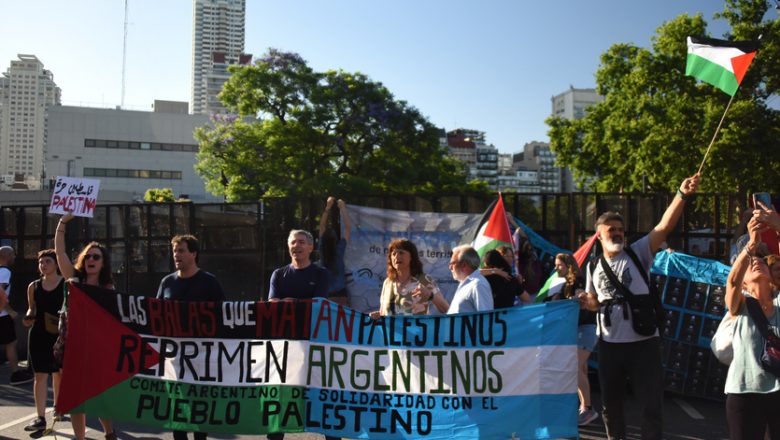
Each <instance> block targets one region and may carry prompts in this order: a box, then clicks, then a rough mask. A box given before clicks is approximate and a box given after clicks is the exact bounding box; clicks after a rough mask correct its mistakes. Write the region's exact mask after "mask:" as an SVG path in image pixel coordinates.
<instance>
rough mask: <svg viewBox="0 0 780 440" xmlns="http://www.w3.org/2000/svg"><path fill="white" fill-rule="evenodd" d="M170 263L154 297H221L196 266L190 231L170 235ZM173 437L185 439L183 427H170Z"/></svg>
mask: <svg viewBox="0 0 780 440" xmlns="http://www.w3.org/2000/svg"><path fill="white" fill-rule="evenodd" d="M171 251H172V253H173V265H174V267H176V272H173V273H172V274H170V275H167V276H166V277H165V278H163V279H162V281H160V286H159V287H158V288H157V298H159V299H169V300H177V301H214V302H218V301H224V300H225V293H224V292H223V291H222V286H220V284H219V281H217V278H216V277H215V276H214V275H212V274H210V273H208V272H206V271H205V270H202V269H201V268H199V267H198V253H199V252H200V245H199V243H198V239H197V238H195V237H194V236H192V235H177V236H175V237H173V238H172V239H171ZM173 438H174V440H187V432H186V431H173ZM193 438H194V439H195V440H205V439H206V438H208V434H207V433H205V432H195V433H193Z"/></svg>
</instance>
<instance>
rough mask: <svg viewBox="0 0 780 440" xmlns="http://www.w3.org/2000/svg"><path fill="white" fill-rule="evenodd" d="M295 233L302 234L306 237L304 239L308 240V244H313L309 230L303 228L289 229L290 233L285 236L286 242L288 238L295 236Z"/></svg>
mask: <svg viewBox="0 0 780 440" xmlns="http://www.w3.org/2000/svg"><path fill="white" fill-rule="evenodd" d="M296 235H303V236H304V237H306V241H307V242H309V244H311V245H313V244H314V236H313V235H311V232H309V231H306V230H303V229H293V230H292V231H290V235H288V236H287V242H288V243H289V242H290V239H291V238H293V237H295V236H296Z"/></svg>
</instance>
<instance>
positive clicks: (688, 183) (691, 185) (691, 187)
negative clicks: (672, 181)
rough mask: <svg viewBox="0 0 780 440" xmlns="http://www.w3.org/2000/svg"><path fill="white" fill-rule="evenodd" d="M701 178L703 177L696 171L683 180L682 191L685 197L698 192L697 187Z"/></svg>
mask: <svg viewBox="0 0 780 440" xmlns="http://www.w3.org/2000/svg"><path fill="white" fill-rule="evenodd" d="M699 178H701V175H700V174H699V173H696V174H694V175H693V176H691V177H688V178H687V179H685V180H683V182H682V184H681V185H680V192H681V193H682V194H683V195H684V196H685V197H688V196H690V195H693V193H695V192H696V188H698V187H699Z"/></svg>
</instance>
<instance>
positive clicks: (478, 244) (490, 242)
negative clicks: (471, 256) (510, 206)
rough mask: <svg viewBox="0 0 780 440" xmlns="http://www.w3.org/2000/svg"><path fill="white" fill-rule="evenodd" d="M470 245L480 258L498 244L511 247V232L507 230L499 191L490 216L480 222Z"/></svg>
mask: <svg viewBox="0 0 780 440" xmlns="http://www.w3.org/2000/svg"><path fill="white" fill-rule="evenodd" d="M472 246H473V247H474V249H476V250H477V253H478V254H479V257H480V258H482V257H484V256H485V254H486V253H487V252H488V251H490V250H493V249H496V248H497V247H499V246H509V247H510V248H511V247H512V233H511V232H510V231H509V222H508V221H507V219H506V211H505V210H504V201H503V200H502V198H501V193H499V194H498V201H497V202H496V204H495V206H493V211H492V212H491V213H490V218H488V221H487V222H485V223H484V224H482V226H481V227H480V228H479V232H478V233H477V235H476V237H474V242H473V243H472Z"/></svg>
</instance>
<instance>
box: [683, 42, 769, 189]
mask: <svg viewBox="0 0 780 440" xmlns="http://www.w3.org/2000/svg"><path fill="white" fill-rule="evenodd" d="M759 38H760V37H759ZM756 50H758V42H756V41H726V40H718V39H716V38H700V37H688V60H687V62H686V64H685V74H686V75H690V76H693V77H695V78H697V79H700V80H702V81H704V82H706V83H709V84H712V85H713V86H715V87H717V88H719V89H721V90H723V91H724V92H725V93H726V94H728V95H731V99H729V103H728V104H726V110H724V111H723V116H721V117H720V122H718V128H716V129H715V133H714V134H713V135H712V140H711V141H710V145H709V146H707V151H705V152H704V158H702V160H701V165H699V170H698V171H697V172H696V173H697V174H700V173H701V170H702V169H703V168H704V162H706V161H707V156H709V154H710V150H711V149H712V144H714V143H715V139H716V138H717V137H718V132H720V127H721V126H722V125H723V120H724V119H726V113H727V112H728V111H729V108H730V107H731V102H732V101H734V95H736V94H737V89H738V88H739V85H740V84H741V83H742V79H744V78H745V73H747V70H748V67H750V63H751V62H753V58H755V56H756Z"/></svg>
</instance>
